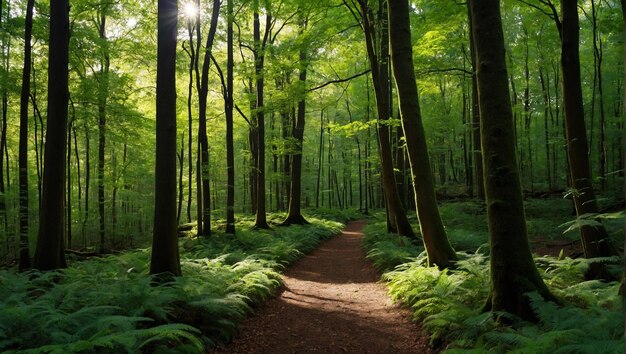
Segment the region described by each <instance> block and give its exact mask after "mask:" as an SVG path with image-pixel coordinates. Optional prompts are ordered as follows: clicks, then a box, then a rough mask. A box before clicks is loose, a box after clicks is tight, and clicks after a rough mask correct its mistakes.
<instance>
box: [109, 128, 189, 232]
mask: <svg viewBox="0 0 626 354" xmlns="http://www.w3.org/2000/svg"><path fill="white" fill-rule="evenodd" d="M180 145H181V147H180V152H179V153H177V154H176V158H177V160H178V207H177V208H176V223H177V224H179V225H180V214H181V212H182V210H183V198H184V196H183V192H184V185H183V167H184V164H185V133H183V136H182V137H181V139H180ZM114 210H115V209H114Z"/></svg>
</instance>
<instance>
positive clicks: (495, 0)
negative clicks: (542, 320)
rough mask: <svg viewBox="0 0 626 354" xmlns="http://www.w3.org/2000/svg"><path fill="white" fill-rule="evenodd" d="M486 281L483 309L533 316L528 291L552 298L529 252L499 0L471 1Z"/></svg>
mask: <svg viewBox="0 0 626 354" xmlns="http://www.w3.org/2000/svg"><path fill="white" fill-rule="evenodd" d="M470 9H471V15H472V22H473V31H474V41H475V44H476V63H477V64H478V65H477V69H478V72H477V78H478V94H479V96H478V97H479V103H480V116H481V138H482V139H481V141H482V152H483V166H484V169H485V170H484V172H485V176H484V177H485V198H486V204H487V216H488V219H489V246H490V254H491V256H490V268H491V284H490V293H489V298H488V300H487V305H486V310H491V311H506V312H509V313H512V314H515V315H517V316H520V317H521V318H524V319H534V313H533V311H532V309H531V307H530V301H529V298H528V297H527V296H526V294H527V293H529V292H533V291H538V292H539V294H540V295H542V296H543V297H544V298H545V299H547V300H554V296H553V295H552V294H551V293H550V291H549V290H548V288H547V287H546V285H545V284H544V282H543V280H542V279H541V276H540V275H539V272H538V271H537V268H536V267H535V263H534V261H533V258H532V254H531V252H530V246H529V244H528V238H527V235H526V220H525V217H524V205H523V200H522V188H521V183H520V177H519V170H518V165H517V155H516V151H515V132H514V127H513V112H512V108H511V101H510V96H509V86H508V81H507V69H506V62H505V58H504V36H503V33H502V22H501V21H502V20H501V17H500V1H499V0H472V1H470Z"/></svg>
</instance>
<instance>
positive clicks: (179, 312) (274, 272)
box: [0, 217, 342, 353]
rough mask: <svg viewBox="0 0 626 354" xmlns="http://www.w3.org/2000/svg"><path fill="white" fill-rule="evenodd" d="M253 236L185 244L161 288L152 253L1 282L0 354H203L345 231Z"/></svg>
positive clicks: (319, 228)
mask: <svg viewBox="0 0 626 354" xmlns="http://www.w3.org/2000/svg"><path fill="white" fill-rule="evenodd" d="M309 221H310V222H311V224H310V225H306V226H292V227H285V228H282V227H277V228H274V229H272V230H251V229H250V228H249V227H245V226H244V225H245V223H246V221H245V220H244V221H243V222H242V223H240V224H239V225H238V227H239V231H238V233H237V236H235V237H233V236H232V235H225V234H220V233H215V234H214V235H213V236H212V237H211V238H209V239H182V240H181V250H182V252H181V264H182V270H183V274H184V276H183V277H178V278H175V279H173V281H171V282H169V283H166V284H157V283H155V282H154V281H153V279H152V278H151V277H150V276H148V270H149V269H148V266H149V262H150V252H149V250H148V249H142V250H135V251H129V252H126V253H123V254H120V255H116V256H108V257H102V258H93V259H91V260H88V261H83V262H73V263H72V264H71V266H70V268H68V269H66V270H64V271H59V272H47V273H39V272H31V273H22V274H20V273H16V272H15V271H9V270H5V271H2V272H1V274H0V308H2V309H3V310H2V311H0V351H2V352H5V351H6V352H13V351H18V350H19V351H26V352H32V353H73V352H94V351H96V352H97V351H107V352H139V351H148V352H154V351H172V350H175V351H176V352H193V353H196V352H203V351H204V350H205V348H206V347H211V346H215V345H217V344H218V343H221V342H226V341H229V340H230V339H231V336H232V333H233V332H234V331H235V330H236V327H237V323H238V322H239V320H240V319H241V318H243V317H244V316H245V315H246V314H247V313H249V312H250V311H251V309H252V307H253V306H254V305H255V304H257V303H259V302H260V301H263V300H265V299H266V298H268V297H269V296H271V295H272V294H273V292H274V290H275V289H276V288H277V287H279V286H280V284H281V282H280V274H279V273H278V271H279V270H281V269H282V268H283V267H284V266H285V265H286V264H288V263H290V262H293V261H294V260H296V259H297V258H299V257H301V256H302V255H303V254H304V253H306V252H309V251H310V250H312V249H313V248H315V247H316V245H317V244H319V242H320V241H321V240H323V239H326V238H329V237H330V236H332V235H335V234H337V232H338V231H339V230H340V229H341V227H342V224H340V223H338V222H334V221H326V220H319V219H316V218H313V217H310V218H309Z"/></svg>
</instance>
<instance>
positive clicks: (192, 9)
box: [183, 1, 198, 18]
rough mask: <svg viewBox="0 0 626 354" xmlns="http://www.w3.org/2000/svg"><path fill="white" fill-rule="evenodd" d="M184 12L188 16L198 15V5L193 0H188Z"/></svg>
mask: <svg viewBox="0 0 626 354" xmlns="http://www.w3.org/2000/svg"><path fill="white" fill-rule="evenodd" d="M183 14H184V15H185V17H188V18H193V17H196V15H198V7H196V4H194V3H193V2H191V1H187V2H185V4H184V5H183Z"/></svg>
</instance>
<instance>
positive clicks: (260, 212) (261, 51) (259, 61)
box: [253, 0, 271, 229]
mask: <svg viewBox="0 0 626 354" xmlns="http://www.w3.org/2000/svg"><path fill="white" fill-rule="evenodd" d="M253 3H254V5H253V7H254V63H255V65H254V73H255V77H256V119H257V130H256V133H257V144H258V145H257V154H258V155H257V156H258V157H257V161H256V162H257V166H256V169H257V180H256V193H257V198H256V204H257V207H256V220H255V223H254V227H255V228H260V229H268V228H269V225H268V224H267V213H266V210H265V207H266V206H265V112H264V109H265V107H264V105H265V103H264V90H265V86H264V78H263V75H264V72H263V70H264V65H265V43H266V41H267V37H268V31H269V25H270V22H271V15H270V14H269V13H267V14H266V15H265V17H266V24H265V35H264V37H263V41H261V31H260V27H261V26H260V21H259V4H258V0H254V1H253Z"/></svg>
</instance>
